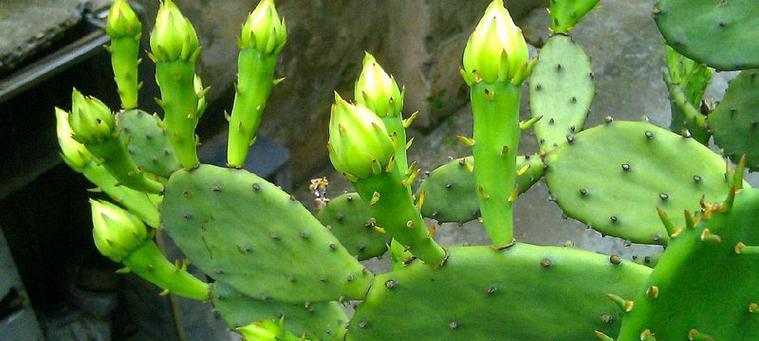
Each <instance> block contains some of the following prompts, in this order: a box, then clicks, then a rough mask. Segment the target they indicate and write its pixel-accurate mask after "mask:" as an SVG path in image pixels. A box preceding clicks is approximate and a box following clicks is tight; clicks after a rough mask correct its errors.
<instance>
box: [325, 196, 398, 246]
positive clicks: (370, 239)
mask: <svg viewBox="0 0 759 341" xmlns="http://www.w3.org/2000/svg"><path fill="white" fill-rule="evenodd" d="M316 217H317V218H318V219H319V221H320V222H321V223H322V225H324V226H326V227H327V228H328V229H329V230H330V231H331V232H332V234H333V235H335V237H337V239H338V240H339V241H340V243H342V244H343V246H345V248H346V249H347V250H348V252H350V253H351V254H352V255H354V256H356V257H358V259H359V260H366V259H369V258H372V257H377V256H381V255H382V254H384V253H385V251H387V244H388V243H389V242H390V237H389V236H388V235H387V234H385V233H382V232H379V231H378V230H377V229H376V228H375V221H374V219H373V218H372V215H371V213H370V211H369V205H367V204H366V203H365V202H364V201H363V200H361V197H359V196H358V194H356V193H345V194H342V195H340V196H338V197H336V198H333V199H332V200H330V201H329V203H328V204H327V205H326V206H325V207H324V208H322V209H321V210H319V213H318V214H317V216H316Z"/></svg>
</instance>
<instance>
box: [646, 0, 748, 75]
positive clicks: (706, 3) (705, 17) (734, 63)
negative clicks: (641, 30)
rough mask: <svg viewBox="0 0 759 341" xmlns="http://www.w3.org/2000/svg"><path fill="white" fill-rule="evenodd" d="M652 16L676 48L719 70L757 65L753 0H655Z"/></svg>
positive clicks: (668, 42) (689, 56)
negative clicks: (656, 0) (657, 0)
mask: <svg viewBox="0 0 759 341" xmlns="http://www.w3.org/2000/svg"><path fill="white" fill-rule="evenodd" d="M653 13H654V19H656V24H657V26H658V27H659V31H660V32H661V34H662V36H664V39H665V40H666V41H667V44H668V45H669V46H672V48H674V49H675V50H676V51H677V52H679V53H681V54H683V55H685V56H686V57H688V58H691V59H693V60H695V61H697V62H699V63H702V64H706V65H709V66H711V67H713V68H716V69H719V70H723V71H725V70H743V69H749V68H756V67H759V6H757V5H756V1H755V0H730V1H714V0H659V2H658V3H657V4H656V5H655V7H654V10H653Z"/></svg>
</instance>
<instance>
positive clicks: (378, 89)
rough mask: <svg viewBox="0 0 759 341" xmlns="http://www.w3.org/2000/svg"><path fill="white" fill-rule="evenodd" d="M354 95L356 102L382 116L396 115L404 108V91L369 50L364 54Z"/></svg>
mask: <svg viewBox="0 0 759 341" xmlns="http://www.w3.org/2000/svg"><path fill="white" fill-rule="evenodd" d="M354 97H355V98H356V103H358V104H361V105H363V106H365V107H367V108H368V109H369V110H371V111H374V113H375V114H377V115H379V116H380V117H387V116H394V117H395V116H398V115H400V114H401V110H403V93H402V92H401V90H400V89H398V84H396V83H395V80H394V79H393V77H391V76H390V75H388V74H387V73H386V72H385V70H383V69H382V66H380V65H379V64H378V63H377V60H375V59H374V56H372V55H371V54H369V52H366V55H364V65H363V69H362V70H361V74H360V75H359V76H358V81H356V87H355V94H354Z"/></svg>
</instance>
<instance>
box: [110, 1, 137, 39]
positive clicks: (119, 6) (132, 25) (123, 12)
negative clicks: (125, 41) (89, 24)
mask: <svg viewBox="0 0 759 341" xmlns="http://www.w3.org/2000/svg"><path fill="white" fill-rule="evenodd" d="M105 32H106V33H108V35H109V36H110V37H111V38H118V37H123V36H130V37H139V36H140V35H141V34H142V23H140V19H139V18H137V14H136V13H134V10H132V7H130V6H129V1H128V0H114V1H113V4H112V5H111V9H110V10H109V11H108V22H107V23H106V25H105Z"/></svg>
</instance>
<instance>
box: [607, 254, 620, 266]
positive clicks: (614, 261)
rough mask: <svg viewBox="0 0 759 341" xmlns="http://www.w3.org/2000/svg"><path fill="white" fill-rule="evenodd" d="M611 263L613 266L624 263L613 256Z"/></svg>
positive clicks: (610, 258)
mask: <svg viewBox="0 0 759 341" xmlns="http://www.w3.org/2000/svg"><path fill="white" fill-rule="evenodd" d="M609 262H610V263H611V264H614V265H617V264H619V263H622V259H621V258H619V256H617V255H611V256H609Z"/></svg>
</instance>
